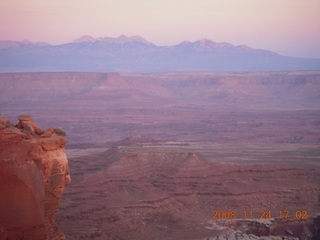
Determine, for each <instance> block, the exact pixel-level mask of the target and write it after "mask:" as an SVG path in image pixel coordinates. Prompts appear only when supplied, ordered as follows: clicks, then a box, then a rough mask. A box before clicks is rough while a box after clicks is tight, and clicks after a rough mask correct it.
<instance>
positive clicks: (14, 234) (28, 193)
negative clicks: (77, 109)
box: [0, 115, 70, 240]
mask: <svg viewBox="0 0 320 240" xmlns="http://www.w3.org/2000/svg"><path fill="white" fill-rule="evenodd" d="M56 132H57V131H56V130H55V129H54V128H49V129H47V130H46V131H44V130H43V129H41V128H39V127H38V126H37V125H36V124H35V123H34V122H33V120H32V117H31V116H30V115H21V116H19V123H18V124H17V125H14V124H13V123H12V122H10V121H9V120H8V119H6V118H5V117H3V116H1V115H0V140H1V141H0V193H1V197H0V239H6V240H13V239H24V240H27V239H30V240H31V239H32V240H38V239H39V240H40V239H41V240H44V239H46V240H47V239H50V240H51V239H54V240H62V239H65V236H64V234H63V233H62V232H61V231H60V230H59V227H58V225H57V224H56V223H55V220H54V214H55V213H56V212H57V211H58V210H59V207H60V206H59V205H60V198H61V196H62V193H63V190H64V187H65V186H66V185H67V184H69V183H70V174H69V169H68V160H67V158H66V154H65V148H64V147H65V145H66V143H67V140H66V139H65V138H64V137H63V136H59V135H58V134H57V133H56ZM60 135H61V134H60Z"/></svg>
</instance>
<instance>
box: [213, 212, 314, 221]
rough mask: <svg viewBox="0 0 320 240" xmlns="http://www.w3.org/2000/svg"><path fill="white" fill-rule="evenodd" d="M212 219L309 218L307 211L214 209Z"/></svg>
mask: <svg viewBox="0 0 320 240" xmlns="http://www.w3.org/2000/svg"><path fill="white" fill-rule="evenodd" d="M212 214H213V215H212V219H236V218H239V219H243V218H244V219H247V218H249V219H253V218H258V219H269V218H295V219H307V215H308V212H307V211H304V210H303V211H278V212H271V211H265V210H262V211H260V212H254V211H242V212H238V211H218V210H214V211H212Z"/></svg>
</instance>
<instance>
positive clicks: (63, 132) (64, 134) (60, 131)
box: [54, 128, 67, 137]
mask: <svg viewBox="0 0 320 240" xmlns="http://www.w3.org/2000/svg"><path fill="white" fill-rule="evenodd" d="M54 132H55V133H56V134H57V135H58V136H63V137H65V136H67V134H66V132H65V131H64V130H63V129H62V128H55V129H54Z"/></svg>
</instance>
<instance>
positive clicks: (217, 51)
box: [0, 35, 320, 72]
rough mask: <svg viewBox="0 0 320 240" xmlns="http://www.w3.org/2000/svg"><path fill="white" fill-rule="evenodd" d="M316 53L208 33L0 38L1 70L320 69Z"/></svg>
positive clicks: (164, 70) (162, 70)
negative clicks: (158, 41)
mask: <svg viewBox="0 0 320 240" xmlns="http://www.w3.org/2000/svg"><path fill="white" fill-rule="evenodd" d="M319 69H320V59H307V58H293V57H285V56H281V55H279V54H277V53H274V52H271V51H267V50H260V49H252V48H250V47H248V46H244V45H241V46H234V45H232V44H230V43H226V42H223V43H217V42H214V41H211V40H208V39H200V40H198V41H195V42H189V41H184V42H182V43H180V44H177V45H173V46H156V45H154V44H153V43H151V42H149V41H147V40H145V39H144V38H142V37H140V36H132V37H127V36H124V35H121V36H119V37H118V38H111V37H103V38H93V37H92V36H89V35H86V36H82V37H80V38H78V39H76V40H74V41H72V42H70V43H66V44H60V45H50V44H46V43H33V42H30V41H23V42H14V41H2V42H0V72H48V71H54V72H55V71H92V72H96V71H98V72H110V71H112V72H119V71H123V72H126V71H128V72H167V71H269V70H273V71H274V70H319Z"/></svg>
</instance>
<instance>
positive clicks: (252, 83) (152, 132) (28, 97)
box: [0, 71, 320, 147]
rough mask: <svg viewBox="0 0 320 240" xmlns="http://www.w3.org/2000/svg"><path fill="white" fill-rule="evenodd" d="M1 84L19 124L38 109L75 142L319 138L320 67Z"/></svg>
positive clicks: (60, 76) (55, 76)
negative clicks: (137, 138) (22, 115)
mask: <svg viewBox="0 0 320 240" xmlns="http://www.w3.org/2000/svg"><path fill="white" fill-rule="evenodd" d="M0 83H1V88H0V105H1V113H2V114H3V115H5V116H7V117H8V118H9V119H10V120H11V121H13V120H14V119H15V118H16V116H17V115H19V114H20V113H21V112H25V111H27V112H32V113H34V114H37V123H38V124H39V125H41V126H53V125H54V126H61V127H63V128H64V129H65V130H66V131H67V132H68V139H69V141H70V143H71V144H72V145H75V144H80V143H81V144H83V145H84V146H89V145H92V144H95V143H98V144H101V143H105V142H110V141H112V142H114V141H117V140H120V139H124V138H127V137H131V136H148V137H152V138H154V139H157V140H175V141H180V142H190V141H191V142H195V141H196V142H215V143H223V144H225V143H243V142H251V143H252V142H253V143H257V142H258V143H262V144H265V143H276V144H279V143H281V144H282V143H304V144H318V143H319V142H320V137H319V135H320V128H319V126H320V122H319V119H320V111H319V106H320V91H319V89H320V72H319V71H291V72H248V73H228V72H224V73H223V72H219V73H206V72H196V73H153V74H151V73H150V74H131V73H130V74H129V73H119V74H118V73H83V72H82V73H74V72H62V73H57V72H53V73H6V74H0ZM35 91H36V92H37V94H36V95H35V94H34V92H35ZM62 115H63V116H65V117H63V118H61V116H62ZM79 129H81V131H79ZM71 144H70V145H71ZM70 145H69V144H68V147H69V146H70Z"/></svg>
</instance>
